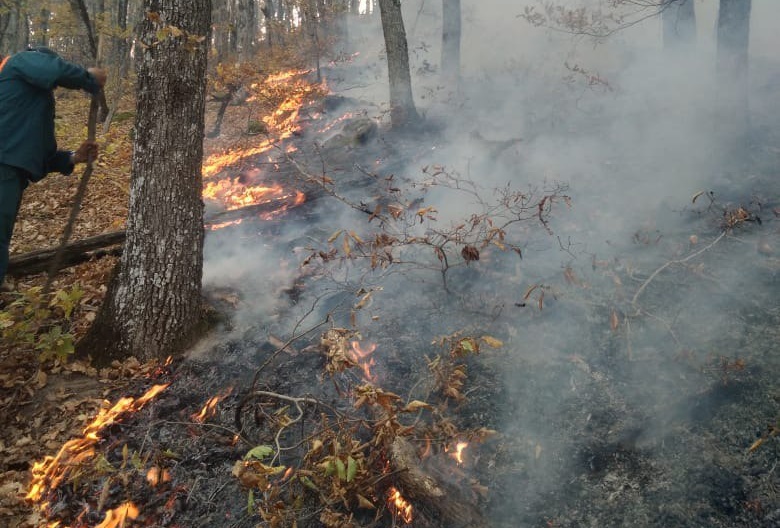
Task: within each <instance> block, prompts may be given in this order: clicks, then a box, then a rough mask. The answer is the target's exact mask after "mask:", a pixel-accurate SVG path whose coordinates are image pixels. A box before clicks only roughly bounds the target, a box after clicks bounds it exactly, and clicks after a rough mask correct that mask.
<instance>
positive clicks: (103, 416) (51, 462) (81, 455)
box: [25, 383, 170, 508]
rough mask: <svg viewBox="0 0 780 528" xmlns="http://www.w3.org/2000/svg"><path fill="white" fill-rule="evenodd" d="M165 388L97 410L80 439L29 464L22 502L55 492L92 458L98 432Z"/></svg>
mask: <svg viewBox="0 0 780 528" xmlns="http://www.w3.org/2000/svg"><path fill="white" fill-rule="evenodd" d="M169 385H170V383H165V384H162V385H154V386H152V388H150V389H149V390H148V391H146V393H145V394H144V395H143V396H141V397H139V398H138V399H134V398H131V397H124V398H121V399H120V400H119V401H117V402H116V403H115V404H114V405H113V406H112V407H111V408H110V409H101V410H100V411H99V412H98V415H97V416H96V417H95V419H94V420H92V422H91V423H90V424H89V425H87V426H86V427H85V428H84V436H83V437H81V438H74V439H71V440H68V441H67V442H65V443H64V444H63V445H62V447H61V448H60V450H59V451H58V452H57V454H56V455H55V456H53V457H52V456H47V457H45V458H44V459H43V460H42V461H40V462H35V463H34V464H33V468H32V476H33V478H32V481H31V483H30V489H29V490H28V492H27V495H26V496H25V499H26V500H28V501H31V502H36V503H37V502H40V501H41V499H42V498H43V496H44V495H45V494H47V493H48V491H49V490H52V489H55V488H56V487H57V486H59V485H60V484H61V483H62V482H63V480H64V479H65V477H66V476H67V474H68V471H69V469H70V468H71V467H77V466H78V465H79V464H81V463H83V462H84V461H86V460H88V459H89V458H90V457H92V455H94V453H95V451H94V449H93V446H94V445H95V444H96V443H97V442H98V440H100V436H99V433H100V431H102V430H103V429H105V428H106V427H108V426H109V425H111V424H113V423H116V421H117V420H118V419H119V418H120V416H121V415H122V414H124V413H128V412H137V411H139V410H140V409H141V408H142V407H143V406H144V405H146V403H148V402H149V401H150V400H152V399H154V398H155V397H156V396H157V395H158V394H160V393H161V392H162V391H164V390H165V389H166V388H167V387H168V386H169ZM46 505H47V504H46V503H43V504H41V507H42V508H45V507H46Z"/></svg>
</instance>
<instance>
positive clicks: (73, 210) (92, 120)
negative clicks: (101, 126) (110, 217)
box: [43, 90, 103, 296]
mask: <svg viewBox="0 0 780 528" xmlns="http://www.w3.org/2000/svg"><path fill="white" fill-rule="evenodd" d="M102 91H103V90H100V92H102ZM100 92H98V93H96V94H93V95H92V100H91V101H90V103H89V119H88V121H87V141H95V133H96V130H97V114H98V108H99V107H100V99H99V97H100ZM93 162H94V160H93V159H92V156H89V158H88V159H87V166H86V168H85V169H84V174H82V175H81V181H79V187H78V189H77V190H76V196H75V197H74V198H73V205H72V206H71V207H70V216H69V217H68V223H67V224H65V231H63V232H62V238H61V239H60V245H59V246H58V247H57V252H56V253H55V254H54V258H52V259H51V264H50V265H49V271H48V276H47V277H46V283H45V284H44V285H43V295H44V296H46V295H47V294H48V293H49V292H50V291H51V284H52V282H53V281H54V276H55V275H56V274H57V271H59V269H60V266H61V265H62V258H63V256H64V255H65V247H66V246H67V245H68V241H69V240H70V236H71V235H72V234H73V225H74V224H75V223H76V218H77V217H78V215H79V211H80V210H81V202H82V201H83V200H84V195H85V194H86V193H87V184H88V183H89V178H90V177H91V176H92V170H93Z"/></svg>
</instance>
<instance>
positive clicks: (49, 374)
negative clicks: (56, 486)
mask: <svg viewBox="0 0 780 528" xmlns="http://www.w3.org/2000/svg"><path fill="white" fill-rule="evenodd" d="M277 103H278V101H276V100H273V101H269V102H267V103H266V104H265V105H260V107H261V110H259V111H258V112H259V116H262V115H263V112H266V113H271V112H272V111H273V110H274V109H275V108H271V109H270V110H269V108H268V106H267V105H271V104H277ZM88 106H89V99H88V97H87V96H85V95H83V94H81V93H76V92H73V91H68V90H64V89H61V90H59V91H58V92H57V120H56V130H57V137H58V143H59V145H60V147H61V148H71V149H75V148H76V147H77V146H78V145H79V144H80V142H81V141H82V140H83V138H84V137H85V134H86V118H87V112H88ZM218 108H219V103H218V102H210V103H207V130H209V127H211V126H213V123H214V120H215V118H216V117H215V116H216V113H217V111H218ZM134 115H135V110H134V101H133V99H132V98H131V97H125V98H123V100H122V103H121V104H120V107H119V109H118V111H117V113H116V115H115V116H114V119H113V121H112V124H111V127H110V129H109V131H108V132H107V133H106V134H103V135H102V136H100V137H99V138H98V143H99V145H100V156H99V159H98V160H97V161H96V163H95V170H94V174H93V176H92V179H91V180H90V183H89V187H88V189H87V193H86V196H85V198H84V200H83V202H82V207H81V212H80V213H79V215H78V217H77V221H76V223H75V225H74V229H73V233H72V236H71V238H70V241H71V242H72V241H76V240H80V239H82V238H85V237H89V236H94V235H99V234H103V233H107V232H112V231H117V230H121V229H123V228H124V224H125V221H126V218H127V207H128V195H129V186H130V165H131V156H132V129H133V122H134ZM246 126H247V123H246V107H245V106H231V107H230V108H229V110H228V111H227V113H226V116H225V119H224V122H223V123H222V134H220V135H219V136H218V137H216V138H210V139H207V140H206V142H205V154H204V159H206V158H208V156H210V155H212V154H214V153H219V152H223V151H226V150H229V149H236V148H240V147H241V145H244V144H246V142H247V141H253V140H254V139H256V138H254V137H252V138H248V136H247V135H246V134H245V133H244V132H245V130H246ZM83 167H84V166H83V165H80V166H77V167H76V170H75V171H74V173H73V175H71V176H69V177H68V176H62V175H55V174H53V175H49V176H48V177H47V178H45V179H44V180H42V181H41V182H38V183H36V184H33V185H30V186H29V187H28V188H27V190H26V191H25V194H24V198H23V202H22V205H21V208H20V211H19V216H18V220H17V223H16V226H15V231H14V238H13V241H12V245H11V255H12V257H13V256H14V255H18V254H22V253H26V252H29V251H34V250H37V249H42V248H46V247H55V246H56V245H57V244H58V243H59V240H60V237H61V235H62V231H63V228H64V225H65V223H66V221H67V218H68V215H69V214H70V209H71V204H72V202H73V197H74V196H75V194H76V188H77V186H78V182H79V177H80V175H81V172H82V171H83ZM117 260H118V259H117V258H116V257H112V256H106V257H103V258H99V259H94V260H92V261H89V262H86V263H83V264H80V265H77V266H73V267H69V268H66V269H63V270H61V272H60V273H59V274H58V275H57V277H56V278H55V280H54V282H53V285H52V291H54V292H57V291H62V292H67V293H68V294H70V293H71V292H73V291H74V288H75V291H77V292H79V293H77V295H78V297H77V298H76V297H74V298H75V299H76V306H75V307H74V309H73V312H72V314H71V316H70V317H69V318H68V319H67V320H66V321H58V323H64V326H65V328H64V329H63V330H64V331H66V332H68V333H70V334H71V335H72V336H73V340H74V341H78V339H80V338H81V337H83V335H84V334H85V332H86V331H87V329H88V328H89V325H90V323H91V322H92V321H93V320H94V317H95V315H96V313H97V311H98V309H99V307H100V304H101V302H102V300H103V297H104V295H105V293H106V291H107V286H108V280H109V278H110V276H111V273H112V271H113V269H114V267H115V265H116V263H117ZM45 281H46V275H45V274H36V275H29V276H24V277H21V278H14V277H11V276H9V277H6V286H5V287H4V289H3V291H2V292H0V302H2V307H3V309H5V310H8V311H9V312H10V311H11V310H12V305H13V304H14V303H15V305H18V306H19V308H17V309H16V312H15V314H16V315H19V313H20V312H19V310H25V309H28V308H29V307H30V306H32V303H34V302H36V300H37V298H38V297H37V291H38V290H39V289H40V288H41V287H42V286H43V284H44V283H45ZM1 311H2V310H0V312H1ZM55 315H60V316H61V315H62V313H61V312H59V313H56V311H55ZM20 345H22V346H20ZM156 368H157V362H152V363H149V364H141V363H139V362H138V361H137V360H136V359H135V358H130V359H129V360H127V361H124V362H114V364H112V365H111V366H110V367H107V368H103V369H100V370H97V369H95V368H94V367H92V366H91V365H90V362H89V361H88V360H73V359H68V360H66V361H59V360H53V359H52V358H45V359H44V358H42V357H41V355H40V353H39V351H38V350H36V349H35V348H34V347H33V346H32V343H30V344H26V343H25V344H22V343H20V342H18V341H16V342H11V340H8V341H4V342H3V343H0V453H2V455H1V456H0V482H2V484H0V524H1V525H3V526H14V527H15V526H38V525H39V524H41V525H48V524H47V523H46V522H45V521H44V520H43V519H42V518H41V517H40V513H39V512H38V511H37V509H36V508H35V507H33V506H32V505H30V504H29V503H27V502H25V500H24V496H25V495H26V494H27V491H28V485H29V482H30V476H31V475H30V469H31V467H32V464H33V462H35V461H40V460H42V459H43V458H44V457H45V456H47V455H48V456H51V455H53V454H55V453H56V452H57V451H58V450H59V449H60V447H61V446H62V445H63V444H64V443H65V442H66V441H67V440H68V439H69V438H73V437H76V436H80V435H81V434H82V431H83V429H84V427H85V426H86V425H87V424H88V423H90V422H91V421H92V420H93V419H94V416H95V415H96V414H97V412H98V411H99V410H100V409H101V408H104V407H105V406H106V405H107V403H108V401H110V400H113V399H116V398H117V396H118V395H123V394H127V393H130V392H132V389H133V388H134V387H135V386H136V385H138V384H139V383H140V384H142V385H143V384H144V383H146V384H148V382H149V376H150V375H151V374H152V373H153V372H154V371H155V369H156Z"/></svg>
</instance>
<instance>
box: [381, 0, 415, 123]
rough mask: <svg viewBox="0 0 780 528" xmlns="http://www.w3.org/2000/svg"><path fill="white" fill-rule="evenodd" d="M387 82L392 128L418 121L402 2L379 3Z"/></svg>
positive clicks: (386, 1)
mask: <svg viewBox="0 0 780 528" xmlns="http://www.w3.org/2000/svg"><path fill="white" fill-rule="evenodd" d="M379 12H380V16H381V17H382V31H383V32H384V36H385V50H386V53H387V70H388V77H389V81H390V119H391V121H392V123H393V126H394V127H398V126H403V125H405V124H408V123H411V122H415V121H417V120H418V119H419V116H418V115H417V109H416V108H415V106H414V97H413V96H412V76H411V73H410V72H409V48H408V44H407V42H406V29H405V28H404V19H403V16H402V14H401V0H379Z"/></svg>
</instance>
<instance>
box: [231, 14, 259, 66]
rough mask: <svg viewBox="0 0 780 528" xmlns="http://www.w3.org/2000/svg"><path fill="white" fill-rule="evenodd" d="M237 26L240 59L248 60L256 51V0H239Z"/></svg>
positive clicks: (240, 60)
mask: <svg viewBox="0 0 780 528" xmlns="http://www.w3.org/2000/svg"><path fill="white" fill-rule="evenodd" d="M237 7H238V9H237V16H236V18H237V20H236V27H237V28H238V35H237V37H238V61H239V62H247V61H249V60H251V59H252V56H253V54H254V51H255V36H256V35H257V11H256V10H255V0H238V6H237Z"/></svg>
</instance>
